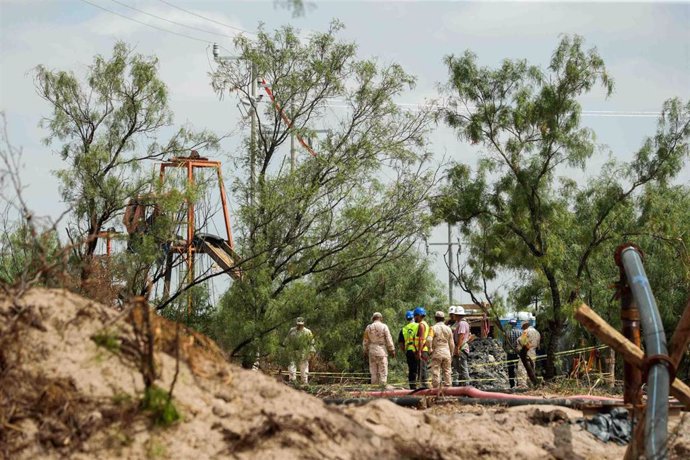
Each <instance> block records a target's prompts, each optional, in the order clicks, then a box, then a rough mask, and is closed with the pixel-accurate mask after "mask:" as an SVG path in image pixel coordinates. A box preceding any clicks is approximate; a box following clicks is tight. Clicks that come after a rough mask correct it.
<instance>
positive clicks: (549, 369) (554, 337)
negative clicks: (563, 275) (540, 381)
mask: <svg viewBox="0 0 690 460" xmlns="http://www.w3.org/2000/svg"><path fill="white" fill-rule="evenodd" d="M542 269H543V271H544V275H545V276H546V279H547V280H548V281H549V289H550V291H551V318H550V319H549V320H548V321H547V324H548V330H546V331H543V336H546V340H545V341H546V365H545V366H544V378H545V379H546V380H551V379H553V378H554V377H555V376H556V352H557V351H558V339H559V338H560V336H561V333H562V332H563V319H562V318H561V307H562V305H561V294H560V291H559V289H558V281H557V280H556V276H555V275H554V273H553V271H551V269H550V268H549V267H547V266H542Z"/></svg>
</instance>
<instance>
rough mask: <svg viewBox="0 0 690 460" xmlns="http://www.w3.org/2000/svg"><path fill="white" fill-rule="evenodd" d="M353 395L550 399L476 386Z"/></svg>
mask: <svg viewBox="0 0 690 460" xmlns="http://www.w3.org/2000/svg"><path fill="white" fill-rule="evenodd" d="M351 394H352V396H353V397H358V398H401V397H405V396H467V397H470V398H475V399H503V400H529V401H534V400H538V401H542V400H544V401H548V398H544V399H539V398H535V397H534V396H529V395H516V394H508V393H498V392H493V391H482V390H478V389H476V388H474V387H444V388H429V389H418V390H381V391H359V392H352V393H351ZM563 399H579V400H583V401H617V402H622V401H623V400H622V399H620V398H607V397H604V396H592V395H574V396H568V397H567V398H563Z"/></svg>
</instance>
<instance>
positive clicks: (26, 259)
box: [0, 225, 61, 285]
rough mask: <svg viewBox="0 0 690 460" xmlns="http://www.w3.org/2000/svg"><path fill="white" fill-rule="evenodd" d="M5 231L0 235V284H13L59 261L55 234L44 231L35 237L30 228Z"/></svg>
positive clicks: (24, 226) (59, 254) (59, 247)
mask: <svg viewBox="0 0 690 460" xmlns="http://www.w3.org/2000/svg"><path fill="white" fill-rule="evenodd" d="M5 230H6V231H5V232H3V234H2V236H0V283H3V284H6V285H11V284H14V283H16V282H18V281H21V280H23V279H25V278H27V277H33V276H36V274H37V273H39V272H40V271H41V269H42V268H43V267H44V266H46V265H52V264H56V263H59V262H60V260H61V245H60V241H59V239H58V237H57V232H55V231H53V230H46V231H43V232H41V233H40V234H38V235H36V236H35V237H34V234H33V232H34V228H33V227H31V226H29V225H21V226H19V227H17V228H15V229H11V228H6V229H5ZM42 281H47V280H42Z"/></svg>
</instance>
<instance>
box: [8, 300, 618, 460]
mask: <svg viewBox="0 0 690 460" xmlns="http://www.w3.org/2000/svg"><path fill="white" fill-rule="evenodd" d="M154 329H155V335H156V342H155V344H156V350H157V353H156V359H155V361H156V368H157V369H158V371H159V373H160V376H159V380H158V385H159V386H160V387H161V388H162V389H167V388H169V386H170V383H171V382H172V380H173V378H174V376H175V369H176V360H175V354H176V350H178V347H176V346H175V343H176V341H177V337H178V336H177V335H176V328H175V325H174V324H173V323H171V322H169V321H166V320H164V319H162V318H160V317H158V316H155V321H154ZM179 337H180V339H179V340H180V342H179V343H180V348H179V350H180V357H181V362H180V365H179V375H178V377H177V382H176V386H175V390H174V397H173V402H174V405H175V407H176V408H177V409H178V410H179V411H180V413H181V415H182V419H181V420H180V421H178V422H176V423H174V424H172V425H171V426H169V427H165V428H164V427H158V426H155V425H154V424H153V422H152V417H151V415H150V414H149V413H148V412H146V411H143V410H142V408H141V400H142V392H143V388H144V384H143V379H142V376H141V372H140V371H139V368H138V366H137V364H136V360H133V359H132V356H133V353H132V350H131V347H132V346H133V345H136V343H135V341H136V336H135V333H134V331H133V328H132V326H131V324H130V322H129V321H127V320H126V317H125V315H122V314H119V313H118V312H116V311H114V310H112V309H110V308H108V307H105V306H102V305H99V304H96V303H93V302H90V301H88V300H85V299H83V298H80V297H78V296H76V295H74V294H70V293H68V292H65V291H59V290H40V289H35V290H32V291H30V292H29V293H27V294H26V295H24V296H22V297H21V298H17V299H13V298H9V297H0V455H2V456H3V457H5V458H12V459H29V458H49V459H50V458H61V457H69V458H84V459H86V458H115V457H121V458H147V457H148V458H197V459H204V458H247V459H249V458H281V459H290V458H318V459H324V458H329V459H331V458H340V459H349V458H353V459H360V458H361V459H364V458H375V457H378V458H381V459H388V458H438V459H441V458H443V459H456V458H469V457H472V456H477V457H484V458H535V457H540V456H541V457H545V458H576V457H577V456H581V457H584V458H618V457H620V456H621V455H622V452H623V450H622V449H623V448H621V447H618V446H610V445H604V444H602V443H600V442H598V441H597V440H596V439H594V438H593V437H592V436H591V435H589V433H586V432H584V431H582V430H580V429H579V428H578V427H577V426H571V425H570V424H568V423H565V421H564V415H563V414H561V413H558V414H556V415H554V416H550V415H548V414H546V415H544V414H538V416H537V415H535V414H534V413H531V412H529V410H530V409H529V408H524V407H523V408H513V409H498V410H496V409H492V410H485V409H482V408H480V407H474V408H471V407H470V408H468V406H436V407H434V408H432V409H431V410H428V411H423V412H422V411H415V410H411V409H405V408H402V407H399V406H396V405H394V404H393V403H391V402H389V401H387V400H378V401H375V402H372V403H370V404H367V405H366V406H363V407H357V408H337V407H329V406H326V405H325V404H324V403H323V402H322V401H321V400H319V399H317V398H314V397H312V396H309V395H307V394H305V393H302V392H299V391H296V390H293V389H292V388H290V387H288V386H286V385H284V384H282V383H279V382H276V381H275V380H273V379H271V378H269V377H267V376H265V375H263V374H261V373H259V372H252V371H248V370H243V369H240V368H238V367H235V366H233V365H231V364H229V363H227V362H226V361H225V359H224V358H223V354H222V352H221V351H220V350H219V349H218V348H217V347H216V346H215V344H213V342H211V341H209V340H208V339H206V338H204V337H202V336H198V335H195V334H189V333H185V332H183V333H182V334H180V336H179ZM539 409H540V410H541V411H549V410H552V409H550V408H546V407H544V406H542V407H540V408H539ZM532 410H534V408H532ZM553 410H559V411H562V412H563V413H565V414H567V416H568V417H575V416H579V415H580V414H579V413H577V412H575V411H570V410H567V409H561V408H559V409H553ZM534 420H538V421H539V423H536V424H535V422H534Z"/></svg>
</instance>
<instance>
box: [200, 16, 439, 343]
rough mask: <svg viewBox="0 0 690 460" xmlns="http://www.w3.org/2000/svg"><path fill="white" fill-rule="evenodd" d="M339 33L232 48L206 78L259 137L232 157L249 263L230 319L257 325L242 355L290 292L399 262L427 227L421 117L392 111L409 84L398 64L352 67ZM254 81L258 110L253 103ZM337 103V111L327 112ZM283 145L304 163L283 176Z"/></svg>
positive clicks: (430, 174)
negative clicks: (242, 175) (296, 149)
mask: <svg viewBox="0 0 690 460" xmlns="http://www.w3.org/2000/svg"><path fill="white" fill-rule="evenodd" d="M340 28H341V26H340V25H339V24H337V23H336V24H334V25H333V26H332V27H331V29H330V30H329V31H328V32H326V33H315V34H313V35H311V36H310V37H309V38H308V39H304V40H303V39H300V38H299V34H298V31H296V30H294V29H293V28H291V27H284V28H282V29H280V30H278V31H277V32H275V33H274V34H273V35H269V34H268V33H266V32H264V31H260V32H259V34H258V37H257V38H256V39H255V40H250V39H248V38H246V37H238V38H237V39H236V41H235V45H236V47H237V54H238V56H239V59H238V60H226V61H222V62H221V64H220V65H219V67H218V69H217V70H216V71H215V72H214V73H213V74H212V83H213V87H214V88H215V89H216V90H217V91H218V92H219V93H220V94H223V93H225V92H227V91H237V92H238V93H239V95H240V97H241V98H242V99H243V101H245V102H246V103H248V104H249V105H250V106H251V110H250V111H249V114H248V116H249V117H250V121H251V122H252V123H254V124H255V128H256V129H255V133H256V139H257V141H256V143H254V142H251V139H250V142H248V149H247V150H246V151H243V152H241V153H240V154H239V158H238V161H239V162H241V163H242V164H243V165H245V168H246V169H245V171H247V172H248V174H247V176H248V180H244V181H240V182H237V183H236V185H235V189H236V193H238V194H240V196H242V197H243V201H244V202H243V205H242V208H241V210H240V216H241V227H240V229H239V232H238V233H239V238H238V243H239V247H240V249H239V251H240V253H241V254H242V256H243V257H244V258H246V259H248V260H250V262H248V263H246V264H245V265H243V269H246V275H247V276H246V278H245V279H243V280H242V281H241V282H240V283H236V285H235V286H233V288H232V289H234V290H237V291H238V292H239V291H242V292H244V296H243V297H241V300H240V299H239V298H238V299H236V302H237V305H236V308H242V309H247V310H248V311H250V312H252V315H253V316H252V321H253V324H254V325H255V326H256V328H254V329H253V330H252V332H251V333H250V334H249V336H248V337H246V338H245V340H244V341H243V342H242V343H243V344H244V345H243V346H245V345H247V344H249V343H251V342H252V341H253V340H255V339H256V338H258V337H262V336H263V334H266V333H268V332H270V331H271V330H273V329H274V328H275V326H276V324H275V323H272V322H268V323H267V324H266V323H265V321H266V318H268V317H269V316H270V315H269V310H270V309H271V308H274V306H275V305H276V303H280V301H279V299H280V297H281V295H283V294H284V292H285V291H287V290H288V288H289V287H290V285H291V284H293V283H296V282H298V281H300V280H304V279H307V278H309V279H310V280H311V281H312V282H311V283H310V284H309V285H310V288H311V289H314V290H315V291H316V292H317V293H321V292H325V291H327V290H329V289H333V288H336V287H337V286H339V285H341V284H342V283H344V282H346V281H348V280H352V279H355V278H358V277H360V276H363V275H365V274H367V273H369V272H370V271H371V270H372V269H374V268H375V267H376V266H377V265H379V264H382V263H384V262H386V261H391V260H395V259H397V258H399V257H401V256H403V255H404V254H405V253H406V252H407V251H408V250H409V249H410V247H411V246H412V245H413V243H414V241H415V238H416V236H417V235H421V234H422V233H424V232H425V230H426V229H427V227H428V223H429V219H428V211H427V206H426V205H425V200H426V197H427V194H428V192H429V190H430V189H431V188H432V187H433V185H434V183H435V172H434V171H431V170H429V169H428V167H427V166H426V162H427V159H428V154H427V153H426V152H425V150H424V146H425V143H426V141H425V136H426V134H427V132H428V129H429V127H430V123H431V121H432V120H431V116H430V113H429V111H426V110H422V111H417V112H410V111H403V110H401V109H400V108H399V107H398V106H396V104H395V103H394V102H393V101H394V98H395V97H397V96H398V95H401V94H403V93H404V92H405V91H406V90H407V89H408V88H410V87H412V85H413V84H414V78H413V77H412V76H410V75H408V74H407V73H405V72H404V70H403V69H402V68H401V67H400V66H399V65H396V64H391V65H387V66H381V65H379V64H378V63H377V62H375V61H373V60H358V59H357V58H356V46H355V45H354V44H353V43H345V42H342V41H340V40H338V39H337V36H336V34H337V32H338V30H339V29H340ZM252 69H253V72H252ZM252 74H254V75H255V76H257V77H258V81H259V82H261V86H262V88H260V90H261V91H262V92H263V93H264V94H263V96H264V99H263V101H262V102H260V101H259V98H253V97H252V95H253V89H252V85H254V84H255V82H253V79H252ZM266 85H268V86H269V87H270V91H264V89H263V86H266ZM266 96H267V97H266ZM335 100H338V101H340V102H338V104H340V105H345V106H346V110H343V111H341V112H340V113H336V112H334V111H332V110H331V109H329V106H330V105H331V104H332V103H333V101H335ZM317 128H318V130H319V131H321V132H326V134H325V135H321V136H317V132H316V131H317ZM291 136H294V137H295V142H297V141H299V142H300V143H301V144H302V147H301V148H300V155H305V157H304V158H300V160H299V161H294V162H293V164H292V166H291V167H289V168H288V167H286V166H285V160H284V157H283V155H282V153H286V152H285V147H286V145H287V144H288V143H289V141H290V140H291ZM309 139H312V147H308V143H307V140H309ZM305 146H307V147H305ZM254 178H255V180H254ZM242 284H245V285H246V286H245V287H242V286H241V285H242ZM264 324H265V326H264Z"/></svg>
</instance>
